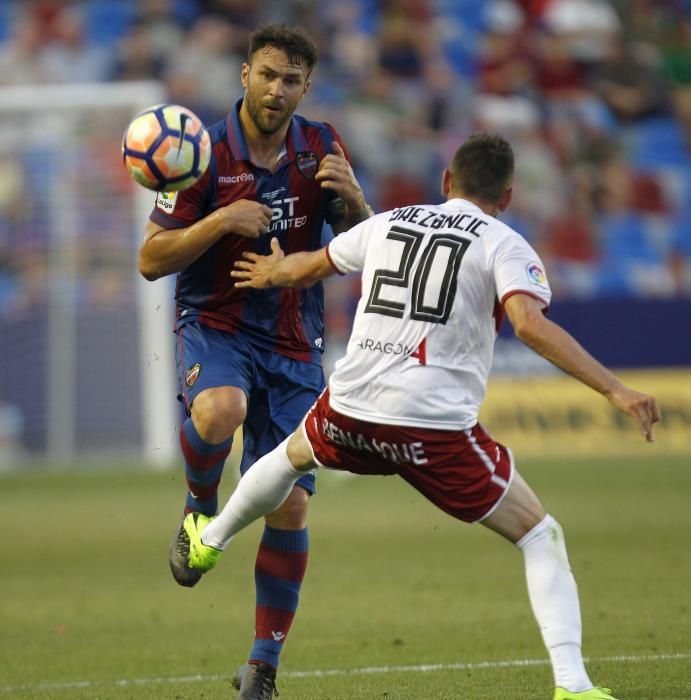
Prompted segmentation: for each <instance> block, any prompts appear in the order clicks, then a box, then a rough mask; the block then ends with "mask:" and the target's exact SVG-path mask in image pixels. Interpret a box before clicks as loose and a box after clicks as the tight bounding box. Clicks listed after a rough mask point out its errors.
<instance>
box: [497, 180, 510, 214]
mask: <svg viewBox="0 0 691 700" xmlns="http://www.w3.org/2000/svg"><path fill="white" fill-rule="evenodd" d="M512 197H513V185H511V187H507V188H506V189H505V190H504V194H503V195H502V196H501V199H500V200H499V211H506V209H507V208H508V206H509V204H511V198H512Z"/></svg>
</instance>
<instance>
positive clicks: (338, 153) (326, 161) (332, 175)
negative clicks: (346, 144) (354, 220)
mask: <svg viewBox="0 0 691 700" xmlns="http://www.w3.org/2000/svg"><path fill="white" fill-rule="evenodd" d="M331 148H332V150H333V154H331V153H329V154H328V155H326V156H324V157H323V158H322V160H321V163H319V170H318V171H317V174H316V175H315V176H314V179H315V180H318V181H319V182H320V183H321V186H322V187H323V188H324V189H330V190H333V191H334V192H335V193H336V194H337V195H338V196H339V197H340V198H341V199H342V200H343V201H344V202H345V205H346V207H347V208H348V210H349V211H351V212H359V211H362V210H363V209H365V207H366V206H367V202H366V200H365V195H364V194H363V193H362V188H361V187H360V185H359V184H358V181H357V180H356V179H355V174H354V173H353V169H352V168H351V167H350V163H349V162H348V159H347V158H346V156H345V153H344V152H343V149H342V148H341V144H339V143H338V141H334V142H333V144H332V146H331Z"/></svg>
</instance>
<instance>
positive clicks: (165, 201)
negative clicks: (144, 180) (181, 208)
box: [156, 192, 178, 214]
mask: <svg viewBox="0 0 691 700" xmlns="http://www.w3.org/2000/svg"><path fill="white" fill-rule="evenodd" d="M177 201H178V193H177V192H159V193H158V196H157V197H156V206H157V207H158V208H159V209H161V210H163V211H164V212H165V213H166V214H171V213H172V212H174V211H175V202H177Z"/></svg>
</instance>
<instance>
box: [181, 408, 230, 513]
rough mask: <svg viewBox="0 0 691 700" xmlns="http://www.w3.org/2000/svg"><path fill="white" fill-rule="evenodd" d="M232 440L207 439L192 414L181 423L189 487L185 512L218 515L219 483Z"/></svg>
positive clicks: (183, 453)
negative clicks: (215, 441)
mask: <svg viewBox="0 0 691 700" xmlns="http://www.w3.org/2000/svg"><path fill="white" fill-rule="evenodd" d="M232 444H233V438H232V437H230V438H228V439H227V440H225V441H224V442H221V443H219V444H217V445H212V444H211V443H209V442H206V441H205V440H204V439H203V438H202V437H201V436H200V435H199V433H198V432H197V429H196V428H195V427H194V423H193V422H192V419H191V418H188V419H187V420H186V421H185V422H184V423H183V424H182V430H180V447H181V448H182V455H183V457H184V458H185V476H186V478H187V486H188V488H189V491H188V493H187V501H186V503H185V513H191V512H199V513H204V515H209V516H211V515H216V509H217V508H218V484H219V482H220V481H221V475H222V474H223V465H224V464H225V461H226V457H227V456H228V455H229V454H230V448H231V446H232Z"/></svg>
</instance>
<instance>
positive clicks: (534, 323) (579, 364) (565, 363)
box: [504, 294, 660, 442]
mask: <svg viewBox="0 0 691 700" xmlns="http://www.w3.org/2000/svg"><path fill="white" fill-rule="evenodd" d="M504 308H505V309H506V313H507V315H508V317H509V320H510V321H511V324H512V325H513V328H514V330H515V331H516V335H517V336H518V337H519V338H520V339H521V340H522V341H523V342H524V343H525V344H526V345H527V346H528V347H530V348H531V349H532V350H534V351H535V352H537V353H538V354H539V355H542V356H543V357H544V358H545V359H547V360H549V361H550V362H551V363H552V364H554V365H556V366H557V367H559V368H560V369H562V370H564V372H566V373H568V374H570V375H571V376H572V377H575V378H576V379H578V380H579V381H581V382H583V383H584V384H586V385H587V386H589V387H591V388H592V389H594V390H595V391H597V392H599V393H600V394H603V395H604V396H605V397H606V398H607V399H608V400H609V402H610V403H611V404H612V405H613V406H614V407H615V408H618V409H619V410H620V411H622V412H623V413H626V414H627V415H628V416H629V417H630V418H631V419H632V420H633V422H634V423H635V424H636V426H637V427H638V429H639V430H640V432H641V433H642V434H643V435H644V436H645V438H646V440H647V441H648V442H654V439H655V438H654V435H653V423H656V422H657V421H659V420H660V411H659V409H658V406H657V402H656V401H655V398H654V397H653V396H649V395H647V394H642V393H640V392H638V391H634V390H633V389H629V388H628V387H627V386H625V385H624V384H622V383H621V382H620V381H619V379H617V377H615V376H614V374H612V372H610V371H609V370H608V369H607V368H606V367H604V366H603V365H602V364H600V363H599V362H598V361H597V360H596V359H595V358H594V357H593V356H592V355H591V354H590V353H589V352H588V351H587V350H586V349H585V348H583V346H581V345H580V344H579V343H578V342H577V341H576V340H575V338H573V336H571V335H570V334H569V333H567V332H566V331H565V330H564V329H563V328H561V327H560V326H558V325H557V324H556V323H553V322H552V321H550V320H549V319H547V318H545V316H544V314H543V313H542V309H541V308H540V305H539V303H538V302H537V301H536V300H535V299H534V298H533V297H531V296H528V295H527V294H514V295H513V296H511V297H509V298H508V299H507V300H506V303H505V304H504Z"/></svg>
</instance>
